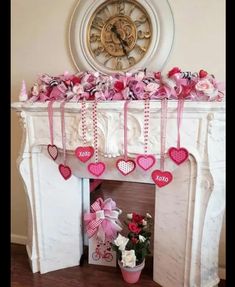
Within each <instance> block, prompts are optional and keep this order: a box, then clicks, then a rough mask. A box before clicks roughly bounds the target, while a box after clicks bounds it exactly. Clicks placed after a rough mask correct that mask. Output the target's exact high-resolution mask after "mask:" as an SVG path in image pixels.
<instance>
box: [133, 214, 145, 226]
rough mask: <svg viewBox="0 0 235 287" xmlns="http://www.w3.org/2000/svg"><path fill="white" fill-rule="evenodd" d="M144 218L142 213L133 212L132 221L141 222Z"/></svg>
mask: <svg viewBox="0 0 235 287" xmlns="http://www.w3.org/2000/svg"><path fill="white" fill-rule="evenodd" d="M143 219H144V217H143V216H142V215H139V214H137V213H135V212H133V213H132V222H135V223H140V222H141V221H142V220H143Z"/></svg>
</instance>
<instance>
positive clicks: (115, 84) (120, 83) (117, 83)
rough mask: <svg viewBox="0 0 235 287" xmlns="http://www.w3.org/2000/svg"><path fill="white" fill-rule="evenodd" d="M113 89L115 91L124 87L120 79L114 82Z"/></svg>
mask: <svg viewBox="0 0 235 287" xmlns="http://www.w3.org/2000/svg"><path fill="white" fill-rule="evenodd" d="M114 89H115V91H116V92H121V91H122V90H123V89H124V84H123V82H121V81H116V82H115V83H114Z"/></svg>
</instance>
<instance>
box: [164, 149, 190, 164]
mask: <svg viewBox="0 0 235 287" xmlns="http://www.w3.org/2000/svg"><path fill="white" fill-rule="evenodd" d="M168 155H169V157H170V159H171V160H173V162H175V163H176V164H177V165H180V164H181V163H183V162H185V161H186V160H187V159H188V155H189V153H188V151H187V149H186V148H183V147H180V148H176V147H170V148H169V150H168Z"/></svg>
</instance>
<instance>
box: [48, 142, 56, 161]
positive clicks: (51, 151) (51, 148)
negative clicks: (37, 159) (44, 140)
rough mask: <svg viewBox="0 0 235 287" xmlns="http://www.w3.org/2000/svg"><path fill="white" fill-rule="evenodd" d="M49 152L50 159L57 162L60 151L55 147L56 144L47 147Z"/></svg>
mask: <svg viewBox="0 0 235 287" xmlns="http://www.w3.org/2000/svg"><path fill="white" fill-rule="evenodd" d="M47 152H48V153H49V155H50V157H51V158H52V159H53V160H56V159H57V157H58V149H57V146H55V145H54V144H53V145H52V144H49V145H47Z"/></svg>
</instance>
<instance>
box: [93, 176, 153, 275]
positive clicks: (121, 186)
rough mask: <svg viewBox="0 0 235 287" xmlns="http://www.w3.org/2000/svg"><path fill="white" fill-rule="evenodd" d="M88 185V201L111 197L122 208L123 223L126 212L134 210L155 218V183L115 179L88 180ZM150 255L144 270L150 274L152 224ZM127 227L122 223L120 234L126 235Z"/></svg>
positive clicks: (120, 218)
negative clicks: (89, 190) (89, 187)
mask: <svg viewBox="0 0 235 287" xmlns="http://www.w3.org/2000/svg"><path fill="white" fill-rule="evenodd" d="M90 186H91V187H94V189H93V190H92V188H91V193H90V203H91V204H92V203H93V202H94V201H95V200H96V199H97V198H99V197H101V198H103V199H104V200H105V199H107V198H112V199H113V200H114V201H115V202H116V204H117V207H118V208H120V209H121V210H122V214H121V215H120V216H119V220H120V221H121V222H122V223H123V222H124V220H125V219H126V215H127V213H131V212H136V213H139V214H143V215H145V214H146V213H147V212H148V213H150V214H151V215H152V218H153V219H154V218H155V185H154V184H150V183H137V182H129V181H115V180H97V181H96V180H90ZM151 232H152V236H151V244H150V251H151V255H150V256H147V258H146V272H147V273H150V274H149V275H150V276H152V271H153V245H154V244H153V242H154V224H153V226H152V228H151ZM127 233H128V227H127V226H126V225H125V224H123V230H122V231H121V234H123V235H126V234H127Z"/></svg>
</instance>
